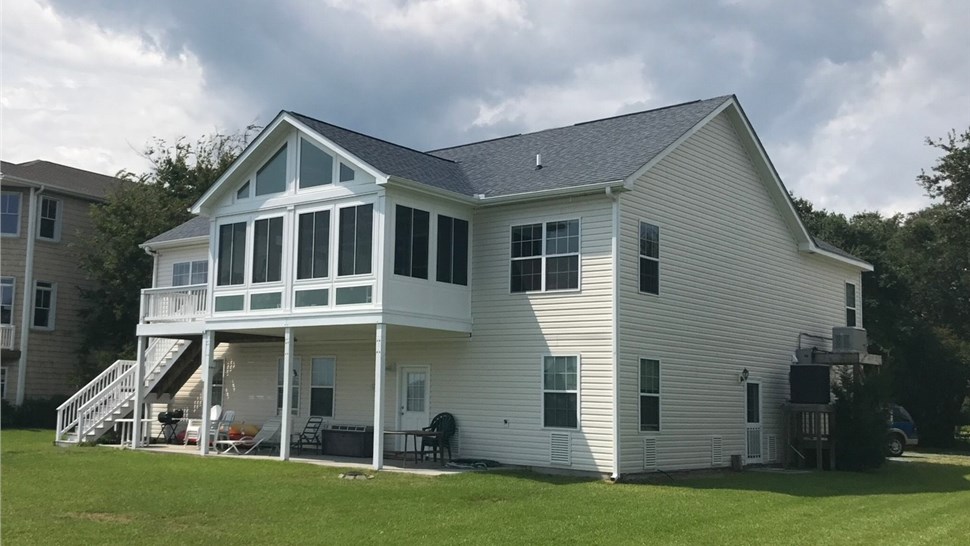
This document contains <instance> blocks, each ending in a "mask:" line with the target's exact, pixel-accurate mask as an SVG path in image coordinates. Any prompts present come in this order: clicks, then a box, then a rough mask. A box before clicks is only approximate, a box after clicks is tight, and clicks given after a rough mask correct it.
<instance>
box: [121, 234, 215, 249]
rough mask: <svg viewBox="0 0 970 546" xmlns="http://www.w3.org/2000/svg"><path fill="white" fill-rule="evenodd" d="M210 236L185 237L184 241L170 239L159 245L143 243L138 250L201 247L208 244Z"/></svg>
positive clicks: (158, 243)
mask: <svg viewBox="0 0 970 546" xmlns="http://www.w3.org/2000/svg"><path fill="white" fill-rule="evenodd" d="M208 242H209V236H208V235H198V236H196V237H185V238H182V239H169V240H167V241H158V242H157V243H142V244H140V245H138V248H147V249H149V250H162V249H165V248H172V247H179V246H194V245H201V244H203V243H205V244H208Z"/></svg>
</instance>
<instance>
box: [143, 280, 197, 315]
mask: <svg viewBox="0 0 970 546" xmlns="http://www.w3.org/2000/svg"><path fill="white" fill-rule="evenodd" d="M206 292H207V287H206V285H204V284H193V285H190V286H173V287H171V288H146V289H144V290H142V291H141V311H142V312H141V316H142V320H143V321H144V322H181V321H192V320H199V319H201V318H203V317H205V315H206V311H207V308H206V306H207V297H206V296H207V294H206Z"/></svg>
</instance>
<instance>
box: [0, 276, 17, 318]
mask: <svg viewBox="0 0 970 546" xmlns="http://www.w3.org/2000/svg"><path fill="white" fill-rule="evenodd" d="M13 299H14V278H13V277H0V324H13Z"/></svg>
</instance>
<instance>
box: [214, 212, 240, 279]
mask: <svg viewBox="0 0 970 546" xmlns="http://www.w3.org/2000/svg"><path fill="white" fill-rule="evenodd" d="M245 272H246V222H237V223H235V224H223V225H221V226H219V276H218V277H217V279H216V284H218V285H219V286H226V285H231V284H243V283H245V282H246V278H245Z"/></svg>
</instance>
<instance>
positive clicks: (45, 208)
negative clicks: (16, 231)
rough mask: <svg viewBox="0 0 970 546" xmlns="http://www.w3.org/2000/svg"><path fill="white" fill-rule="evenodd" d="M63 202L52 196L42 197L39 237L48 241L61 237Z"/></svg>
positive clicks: (57, 239) (38, 228)
mask: <svg viewBox="0 0 970 546" xmlns="http://www.w3.org/2000/svg"><path fill="white" fill-rule="evenodd" d="M61 216H62V214H61V202H60V201H58V200H57V199H51V198H50V197H41V198H40V218H39V219H38V225H37V238H38V239H44V240H47V241H59V240H60V239H61Z"/></svg>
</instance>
